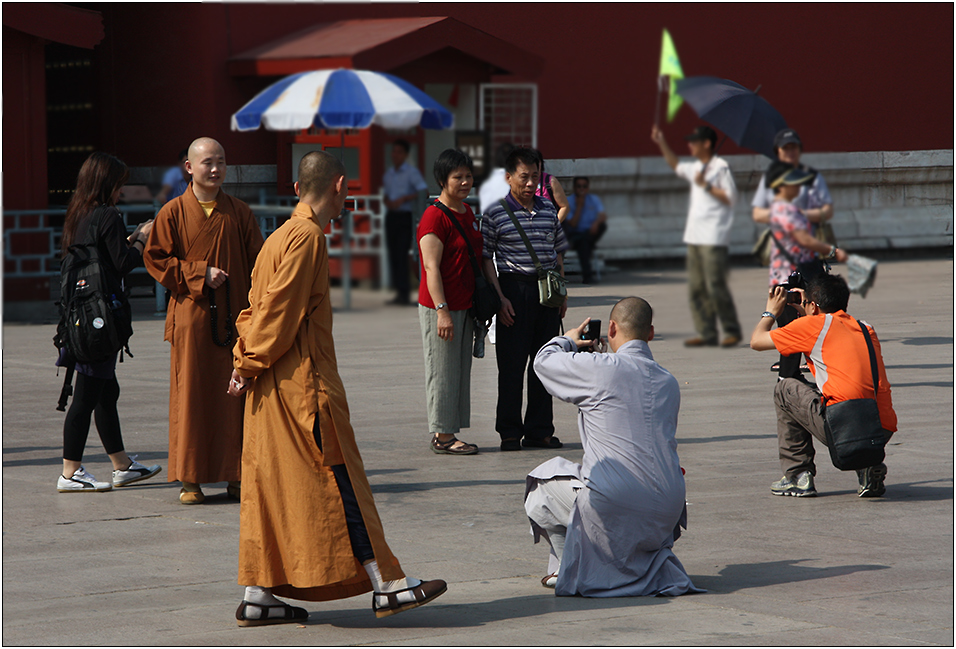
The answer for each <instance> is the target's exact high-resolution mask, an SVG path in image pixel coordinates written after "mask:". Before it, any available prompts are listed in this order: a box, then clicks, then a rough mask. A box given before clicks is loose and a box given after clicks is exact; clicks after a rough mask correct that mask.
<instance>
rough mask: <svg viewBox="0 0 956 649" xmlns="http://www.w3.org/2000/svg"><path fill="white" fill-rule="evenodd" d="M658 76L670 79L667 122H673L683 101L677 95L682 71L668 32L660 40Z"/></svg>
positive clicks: (682, 76) (682, 74)
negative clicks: (678, 81) (678, 80)
mask: <svg viewBox="0 0 956 649" xmlns="http://www.w3.org/2000/svg"><path fill="white" fill-rule="evenodd" d="M658 74H659V75H660V76H662V77H663V76H667V77H669V78H670V93H669V96H668V99H667V121H668V122H672V121H674V115H676V114H677V111H678V110H679V109H680V107H681V104H683V103H684V100H683V99H682V98H681V96H680V95H678V94H677V82H676V80H677V79H683V78H684V71H683V70H682V69H681V67H680V59H678V58H677V49H676V48H675V47H674V41H673V40H672V39H671V35H670V32H668V31H667V30H666V29H665V30H664V36H663V38H662V39H661V69H660V72H659V73H658Z"/></svg>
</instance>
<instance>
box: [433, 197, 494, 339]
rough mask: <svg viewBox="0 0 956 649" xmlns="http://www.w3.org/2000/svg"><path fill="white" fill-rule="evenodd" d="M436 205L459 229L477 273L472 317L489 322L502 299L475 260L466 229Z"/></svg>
mask: <svg viewBox="0 0 956 649" xmlns="http://www.w3.org/2000/svg"><path fill="white" fill-rule="evenodd" d="M434 205H435V207H437V208H438V209H440V210H441V211H442V212H444V213H445V215H446V216H447V217H448V219H449V220H450V221H451V222H452V225H454V226H455V227H456V228H457V229H458V233H459V234H461V238H462V239H464V240H465V249H466V250H467V251H468V257H469V258H470V259H471V267H472V269H473V270H474V271H475V293H474V295H473V296H472V299H471V309H472V315H473V316H475V318H476V319H478V320H479V321H481V322H487V321H488V320H491V318H492V316H494V315H495V314H496V313H498V310H499V309H501V297H499V295H498V291H497V290H496V289H495V287H494V286H492V285H491V284H489V283H488V280H486V279H485V276H484V274H483V273H482V272H481V266H480V265H479V264H478V259H476V258H475V251H474V250H472V249H471V244H470V243H469V242H468V237H467V235H465V229H464V228H463V227H461V223H459V222H458V219H456V218H455V215H454V214H452V213H451V210H449V209H448V208H447V207H445V205H444V204H443V203H442V202H441V201H438V200H436V201H435V202H434Z"/></svg>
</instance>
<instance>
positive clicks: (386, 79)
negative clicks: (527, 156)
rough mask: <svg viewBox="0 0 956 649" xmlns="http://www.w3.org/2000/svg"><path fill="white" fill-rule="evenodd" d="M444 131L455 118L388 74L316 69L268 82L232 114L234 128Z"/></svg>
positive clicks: (419, 91)
mask: <svg viewBox="0 0 956 649" xmlns="http://www.w3.org/2000/svg"><path fill="white" fill-rule="evenodd" d="M372 124H378V125H379V126H382V127H384V128H391V129H408V128H412V127H414V126H422V127H423V128H429V129H448V128H451V127H452V125H453V124H454V117H453V116H452V114H451V113H450V112H448V111H447V110H446V109H445V108H443V107H442V106H441V104H439V103H438V102H437V101H435V100H434V99H432V98H431V97H429V96H428V95H427V94H425V93H424V92H422V91H421V90H419V89H418V88H416V87H415V86H413V85H412V84H410V83H408V82H407V81H405V80H403V79H399V78H398V77H396V76H393V75H391V74H385V73H384V72H370V71H368V70H346V69H339V70H315V71H313V72H300V73H298V74H293V75H290V76H288V77H286V78H284V79H282V80H280V81H277V82H276V83H274V84H272V85H271V86H269V87H268V88H266V89H265V90H263V91H262V92H260V93H259V94H258V95H256V96H255V98H253V99H252V101H250V102H249V103H248V104H246V105H245V106H243V107H242V108H241V109H240V110H239V112H237V113H236V114H234V115H233V116H232V130H234V131H253V130H255V129H257V128H259V126H260V125H264V126H265V127H266V129H268V130H270V131H301V130H302V129H307V128H309V127H310V126H313V125H315V126H316V127H318V128H367V127H369V126H371V125H372Z"/></svg>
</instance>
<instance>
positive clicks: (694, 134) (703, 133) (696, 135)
mask: <svg viewBox="0 0 956 649" xmlns="http://www.w3.org/2000/svg"><path fill="white" fill-rule="evenodd" d="M684 139H685V140H687V141H688V142H702V141H704V140H710V144H711V146H713V145H715V144H717V133H715V132H714V129H712V128H711V127H709V126H703V125H702V126H698V127H697V128H695V129H694V130H693V131H691V132H690V135H688V136H686V137H684Z"/></svg>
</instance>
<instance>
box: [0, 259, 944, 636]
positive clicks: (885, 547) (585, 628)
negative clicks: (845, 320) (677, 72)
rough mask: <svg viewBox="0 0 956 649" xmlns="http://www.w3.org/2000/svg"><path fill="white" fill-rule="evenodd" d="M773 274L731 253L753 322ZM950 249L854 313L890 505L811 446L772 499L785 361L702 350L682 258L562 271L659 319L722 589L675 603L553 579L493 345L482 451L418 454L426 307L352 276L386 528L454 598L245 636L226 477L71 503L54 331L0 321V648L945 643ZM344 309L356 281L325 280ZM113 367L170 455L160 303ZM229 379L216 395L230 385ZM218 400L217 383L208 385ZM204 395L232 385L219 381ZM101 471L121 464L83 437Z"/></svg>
mask: <svg viewBox="0 0 956 649" xmlns="http://www.w3.org/2000/svg"><path fill="white" fill-rule="evenodd" d="M766 276H767V275H766V270H765V269H761V268H753V267H738V268H735V269H734V271H733V275H732V289H733V292H734V295H735V298H736V303H737V306H738V309H739V313H740V316H741V321H742V323H743V325H744V329H745V330H746V331H747V332H749V331H750V328H751V327H752V326H753V325H754V323H755V322H756V320H757V318H758V316H759V314H760V312H761V311H762V310H763V306H764V300H765V298H764V295H765V290H766V289H765V287H766ZM952 286H953V262H952V259H938V258H937V259H913V260H892V261H886V262H884V263H881V265H880V269H879V278H878V281H877V285H876V287H875V288H874V289H873V290H872V291H871V293H870V294H869V296H868V297H867V298H866V299H861V298H860V297H858V296H853V297H852V298H851V302H850V311H851V312H852V313H853V314H854V315H855V316H857V317H862V318H865V319H867V320H868V321H870V322H871V323H874V324H875V326H876V329H877V331H878V332H879V336H880V340H881V341H882V343H883V351H884V357H885V360H886V365H887V370H888V374H889V378H890V381H891V383H892V384H893V397H894V402H895V405H896V410H897V413H898V414H899V420H900V432H899V433H898V434H897V435H896V436H895V437H894V438H893V441H892V443H891V445H890V446H889V447H888V449H887V456H888V457H887V464H888V466H889V477H888V479H887V489H888V491H887V494H886V497H885V498H882V499H874V500H861V499H859V498H857V497H856V491H855V489H856V478H855V475H854V474H852V473H849V474H842V473H840V472H839V471H837V470H836V469H834V468H833V467H832V466H829V464H828V462H827V461H826V460H827V455H826V451H825V450H823V452H822V454H821V455H819V456H818V457H819V459H820V463H819V475H818V477H817V488H818V490H819V491H820V496H819V497H818V498H815V499H795V498H778V497H773V496H772V495H771V494H770V492H769V490H768V487H769V485H770V483H771V482H772V481H773V480H775V479H777V478H778V477H779V475H780V474H779V466H778V463H777V460H776V450H775V432H774V431H775V428H774V422H775V420H774V413H773V406H772V401H771V393H772V389H773V385H774V376H773V375H772V374H771V373H770V372H769V371H768V369H769V366H770V364H771V363H773V362H774V360H775V356H774V355H773V354H771V353H764V354H758V353H756V352H753V351H751V350H750V349H749V348H747V347H744V346H741V347H739V348H737V349H732V350H723V349H705V350H687V349H685V348H684V347H683V346H682V344H681V342H682V340H683V339H684V338H685V337H688V336H690V335H691V334H692V331H691V329H692V327H691V321H690V316H689V314H688V310H687V305H686V298H685V293H686V287H685V276H684V273H683V271H682V270H681V269H678V268H667V267H664V268H653V267H645V268H639V269H632V270H628V271H619V272H616V273H612V274H610V275H609V276H607V277H606V278H605V282H604V283H602V284H600V285H598V286H593V287H581V286H574V285H572V299H571V308H570V312H569V316H568V320H567V322H568V323H574V324H576V323H578V322H580V321H582V320H583V319H584V318H585V317H586V316H588V315H592V316H595V317H600V318H601V319H602V320H604V321H605V322H606V321H607V315H608V311H609V308H610V306H611V305H612V304H613V302H614V301H615V300H616V299H617V298H618V297H620V296H624V295H631V294H636V295H640V296H642V297H645V298H647V299H648V300H649V301H650V303H651V304H652V305H653V306H654V308H655V311H656V317H655V325H656V329H657V333H658V338H657V339H656V340H655V341H654V342H653V343H652V344H651V349H652V350H653V353H654V354H655V357H656V358H657V360H658V361H659V362H660V363H662V364H663V365H664V366H665V367H667V368H668V369H670V370H671V372H673V374H674V375H675V376H676V377H677V378H678V380H679V381H680V384H681V389H682V399H683V405H682V408H681V419H680V427H679V431H678V436H679V440H680V444H681V445H680V449H679V452H680V455H681V460H682V464H683V466H684V467H685V468H686V469H687V497H688V501H689V503H690V505H689V507H688V511H689V516H690V529H689V530H688V531H687V532H686V533H685V535H684V536H683V537H682V538H681V539H680V540H679V541H678V543H677V545H676V548H675V550H676V553H677V555H678V557H680V559H681V561H682V562H683V563H684V566H685V567H686V568H687V570H688V572H689V573H690V574H691V576H692V578H693V580H694V582H695V583H696V584H697V585H698V586H701V587H703V588H706V589H707V590H708V593H707V594H703V595H693V596H685V597H680V598H675V599H658V598H625V599H610V600H600V599H584V598H555V597H554V596H553V594H552V591H548V590H545V589H544V588H542V587H541V585H540V583H539V581H538V580H539V578H540V577H541V575H542V574H543V573H544V572H545V567H546V551H545V549H544V548H543V547H542V546H534V545H532V543H531V536H530V534H529V533H528V525H527V520H526V518H525V516H524V514H523V510H522V507H521V499H522V494H523V489H524V475H525V473H526V472H527V471H528V470H529V469H531V468H532V467H534V466H535V465H536V464H538V463H539V462H541V461H543V460H545V459H547V458H548V457H550V456H551V454H552V453H551V452H549V451H528V450H525V451H522V452H520V453H500V452H499V451H498V448H497V435H496V434H495V432H494V419H493V413H494V403H495V374H496V373H495V363H494V349H495V348H494V346H492V345H489V346H488V357H487V358H485V359H484V360H478V361H476V362H475V367H474V371H473V379H472V384H473V395H472V410H473V416H472V424H473V425H472V428H471V429H470V430H468V431H466V432H465V433H464V434H463V435H462V438H463V439H465V440H467V441H470V442H474V443H477V444H479V445H480V446H481V449H482V452H481V454H479V455H477V456H473V457H450V456H437V455H434V454H432V453H430V452H429V451H428V447H427V441H428V436H427V434H426V429H427V427H426V420H425V410H424V406H423V394H424V387H423V386H424V378H423V370H422V360H421V339H420V334H419V329H418V320H417V314H416V310H415V309H412V308H407V309H403V308H396V307H384V306H382V303H383V302H384V301H385V299H386V297H387V296H386V295H385V294H383V293H379V292H372V291H356V292H355V295H354V299H353V305H354V308H353V310H351V311H349V312H339V313H337V314H336V316H335V317H336V322H335V331H336V346H337V351H338V357H339V364H340V367H341V372H342V376H343V378H344V381H345V385H346V388H347V389H348V391H349V401H350V406H351V410H352V414H353V419H354V424H355V428H356V430H357V434H358V440H359V445H360V447H361V449H362V453H363V456H364V459H365V464H366V466H367V468H368V470H369V478H370V481H371V483H372V487H373V490H374V492H375V497H376V500H377V503H378V507H379V510H380V512H381V514H382V518H383V520H384V524H385V530H386V535H387V537H388V539H389V542H390V544H391V546H392V548H393V550H394V551H395V553H396V554H397V556H398V557H399V558H400V559H401V561H402V563H403V565H404V567H405V568H406V570H407V571H408V572H409V573H410V574H412V575H420V576H422V577H426V578H435V577H438V578H442V579H445V580H447V581H448V582H449V589H448V593H447V594H445V595H444V596H442V597H441V598H440V599H439V600H437V601H436V602H434V603H432V604H430V605H428V606H425V607H423V608H421V609H417V610H415V611H410V612H408V613H405V614H402V615H399V616H395V617H390V618H386V619H384V620H377V619H376V618H375V617H374V616H373V615H372V613H371V611H370V610H369V609H370V602H369V599H370V597H369V596H363V597H357V598H352V599H346V600H340V601H337V602H329V603H307V605H306V606H307V608H308V609H309V610H310V611H311V617H310V619H309V621H308V624H306V625H304V626H301V627H297V626H292V625H288V626H279V627H265V628H258V629H240V628H238V627H237V626H236V623H235V620H234V618H233V611H234V609H235V607H236V605H237V604H238V602H239V600H240V598H241V594H242V590H241V589H240V587H239V586H237V584H236V581H235V575H236V556H237V546H238V524H239V507H238V505H237V504H235V503H233V502H230V501H227V500H226V499H225V495H224V487H225V485H224V484H221V485H218V486H217V487H214V488H212V489H207V494H208V495H209V496H211V497H210V498H209V500H208V501H207V504H205V505H203V506H199V507H188V508H187V507H183V506H181V505H179V504H178V501H177V494H178V490H179V489H178V486H177V485H176V484H170V483H167V482H165V480H163V478H164V477H165V475H164V474H160V476H158V478H157V479H154V480H153V481H151V482H147V483H143V484H142V485H141V486H136V487H131V488H127V489H122V490H115V491H113V492H110V493H104V494H78V495H73V494H58V493H57V492H56V490H55V488H54V480H55V478H56V476H57V473H58V472H59V470H60V457H61V451H62V447H61V441H62V440H61V432H60V431H61V430H62V421H63V414H62V413H59V412H56V411H55V410H54V405H55V402H56V398H57V394H58V391H59V385H60V379H59V378H58V377H57V376H56V374H55V372H54V369H53V367H52V352H53V347H52V345H51V344H50V340H51V337H52V336H53V326H52V325H5V326H4V328H3V334H4V340H3V343H4V345H3V478H2V485H3V643H4V644H14V645H59V646H70V645H91V644H92V645H167V644H171V645H196V644H200V645H247V644H248V645H265V644H279V645H291V644H303V645H316V644H318V645H346V644H360V645H453V646H454V645H509V646H511V645H536V646H541V645H594V644H605V645H607V644H610V645H690V644H707V645H780V646H787V645H847V644H849V645H950V646H951V645H953V642H954V637H953V447H954V444H953V302H952V299H953V289H952ZM336 300H338V302H337V303H339V304H340V303H341V296H340V295H339V294H337V295H336ZM135 301H136V302H138V304H137V309H138V310H140V311H141V312H142V314H143V315H142V316H141V317H140V319H139V321H138V322H136V323H135V327H136V335H135V336H134V337H133V339H132V346H133V350H134V353H135V354H136V358H135V359H133V360H131V361H129V362H127V363H124V364H123V365H121V366H119V378H120V384H121V386H122V390H123V394H122V397H121V399H120V416H121V419H122V422H123V427H124V437H125V440H126V443H127V448H128V449H129V450H130V452H131V453H139V459H140V460H141V461H143V462H145V463H152V462H158V463H160V464H163V465H164V467H165V464H166V453H167V440H166V404H167V397H168V392H167V380H168V362H169V361H168V348H167V345H166V344H165V343H163V342H162V322H161V321H160V320H159V319H156V318H153V317H151V311H152V303H151V299H150V298H147V297H143V298H138V299H136V300H135ZM223 388H224V386H223ZM211 389H212V388H211ZM214 389H220V388H219V387H218V386H214ZM555 423H556V426H557V431H558V432H557V434H558V435H559V436H560V437H561V438H562V439H563V440H564V441H565V447H564V449H562V451H561V454H563V455H564V456H565V457H568V458H571V459H575V460H577V459H579V458H580V456H581V454H582V449H581V443H580V439H579V438H578V435H577V431H576V428H575V413H574V409H573V407H571V406H568V405H566V404H563V403H556V406H555ZM85 464H86V466H87V467H88V468H89V469H90V470H91V471H92V472H93V473H94V474H96V475H98V476H99V477H101V478H106V477H107V476H108V475H109V463H108V461H107V458H106V456H105V455H104V454H103V449H102V446H101V445H100V444H99V440H98V439H97V438H96V436H95V434H91V439H90V443H89V445H88V450H87V455H86V458H85Z"/></svg>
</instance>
